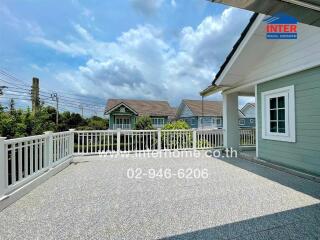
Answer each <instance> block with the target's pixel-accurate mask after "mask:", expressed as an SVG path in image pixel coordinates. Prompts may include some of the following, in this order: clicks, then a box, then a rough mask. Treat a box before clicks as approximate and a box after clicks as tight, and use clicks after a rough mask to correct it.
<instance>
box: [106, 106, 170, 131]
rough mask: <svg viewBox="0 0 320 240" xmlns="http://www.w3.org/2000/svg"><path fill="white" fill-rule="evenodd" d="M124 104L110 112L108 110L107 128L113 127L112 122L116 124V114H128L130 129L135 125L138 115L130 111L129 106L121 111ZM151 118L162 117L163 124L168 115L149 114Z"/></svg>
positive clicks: (166, 120) (167, 119)
mask: <svg viewBox="0 0 320 240" xmlns="http://www.w3.org/2000/svg"><path fill="white" fill-rule="evenodd" d="M123 107H124V106H120V107H118V108H116V109H114V110H113V111H112V112H110V114H109V116H110V119H109V128H110V129H113V128H114V124H116V122H115V119H116V117H117V116H128V117H129V118H130V123H131V129H134V127H135V123H136V121H137V118H138V117H139V116H138V115H136V114H135V113H134V112H132V111H131V110H130V109H129V108H126V107H124V108H125V111H124V112H122V111H120V109H121V108H123ZM150 117H151V119H153V118H163V119H164V124H166V123H168V122H169V118H168V116H150Z"/></svg>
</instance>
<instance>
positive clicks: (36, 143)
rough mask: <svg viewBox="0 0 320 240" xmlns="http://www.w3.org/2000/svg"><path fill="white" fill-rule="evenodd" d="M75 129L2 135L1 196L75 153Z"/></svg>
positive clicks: (0, 148) (0, 146)
mask: <svg viewBox="0 0 320 240" xmlns="http://www.w3.org/2000/svg"><path fill="white" fill-rule="evenodd" d="M73 145H74V140H73V131H69V132H62V133H52V132H46V133H45V134H44V135H39V136H32V137H25V138H17V139H10V140H5V138H0V157H1V158H3V160H2V159H0V171H1V172H0V178H1V179H0V198H1V196H3V195H5V194H8V193H10V192H13V191H14V190H16V189H17V188H19V187H21V186H22V185H25V184H26V183H28V182H30V181H31V180H33V179H35V178H36V177H37V176H40V175H41V174H43V173H44V172H46V171H48V170H49V169H50V168H53V167H55V166H56V165H57V164H59V163H61V162H63V161H65V160H66V159H68V158H70V157H72V155H73Z"/></svg>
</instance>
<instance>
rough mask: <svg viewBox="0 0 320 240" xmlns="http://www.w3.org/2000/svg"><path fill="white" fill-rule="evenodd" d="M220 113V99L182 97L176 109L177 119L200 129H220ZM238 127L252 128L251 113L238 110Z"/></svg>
mask: <svg viewBox="0 0 320 240" xmlns="http://www.w3.org/2000/svg"><path fill="white" fill-rule="evenodd" d="M246 109H247V107H246ZM246 109H244V110H246ZM248 109H249V108H248ZM246 111H247V110H246ZM248 112H249V111H248ZM222 115H223V104H222V102H221V101H201V100H187V99H184V100H182V102H181V104H180V106H179V108H178V111H177V119H181V120H184V121H185V122H187V123H188V125H189V126H190V127H191V128H201V129H222V127H223V117H222ZM239 127H240V128H254V127H255V118H254V117H251V115H249V117H247V116H246V115H245V114H244V113H243V112H242V111H240V110H239Z"/></svg>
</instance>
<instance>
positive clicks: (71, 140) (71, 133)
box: [69, 129, 79, 156]
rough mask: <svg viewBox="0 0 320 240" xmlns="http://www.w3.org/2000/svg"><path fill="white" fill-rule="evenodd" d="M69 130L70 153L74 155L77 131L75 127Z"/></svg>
mask: <svg viewBox="0 0 320 240" xmlns="http://www.w3.org/2000/svg"><path fill="white" fill-rule="evenodd" d="M69 132H70V138H69V140H70V142H69V155H72V156H73V154H74V132H75V129H69ZM78 144H79V143H78ZM78 147H79V146H78Z"/></svg>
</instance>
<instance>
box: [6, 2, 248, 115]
mask: <svg viewBox="0 0 320 240" xmlns="http://www.w3.org/2000/svg"><path fill="white" fill-rule="evenodd" d="M57 2H58V1H57V0H1V2H0V56H1V58H0V71H1V70H5V71H6V72H9V73H10V74H11V75H13V76H14V77H15V78H16V79H13V78H8V79H6V81H11V82H12V83H13V84H14V83H15V84H18V85H15V86H16V87H17V88H18V87H19V86H21V87H22V86H27V85H28V84H29V85H30V84H31V79H32V77H33V76H36V77H38V78H40V88H41V90H42V91H46V94H48V95H49V93H50V92H53V91H57V92H58V93H59V94H60V95H61V96H62V97H64V96H65V99H64V100H63V101H61V105H62V107H65V108H69V107H71V106H70V105H74V107H75V108H76V109H78V106H76V105H77V103H76V101H75V100H71V99H72V98H75V97H77V98H79V99H82V100H83V101H87V102H88V103H89V102H90V103H91V102H95V103H98V105H97V106H99V107H100V108H102V106H103V105H104V104H105V102H106V100H107V99H108V98H130V99H153V100H168V101H169V102H170V104H171V105H172V106H178V105H179V103H180V101H181V100H182V99H200V96H199V92H200V91H201V90H203V89H204V88H206V87H207V86H208V85H210V84H211V82H212V79H213V78H214V76H215V74H216V73H217V71H218V70H219V68H220V66H221V64H222V63H223V62H224V60H225V58H226V56H227V54H228V53H229V52H230V50H231V49H232V46H233V44H234V43H235V42H236V41H237V39H238V38H239V36H240V34H241V32H242V31H243V29H244V28H245V26H246V25H247V24H248V21H249V19H250V17H251V15H252V13H251V12H248V11H244V10H239V9H235V8H230V7H226V6H224V5H221V4H213V3H211V2H209V1H206V0H188V1H186V0H121V1H116V0H113V1H111V0H108V1H100V0H90V1H89V0H86V1H84V0H83V1H81V0H65V1H59V4H58V3H57ZM2 78H5V76H2ZM0 80H1V78H0ZM20 81H21V82H20ZM22 82H23V85H22ZM3 84H4V83H1V81H0V85H3ZM43 94H44V95H45V93H43ZM46 96H47V95H46ZM68 97H69V100H70V101H69V103H68V100H67V99H68ZM208 99H210V100H211V99H221V96H220V95H219V94H216V95H214V96H211V97H209V98H208ZM48 101H50V98H49V99H48ZM72 101H74V103H72ZM79 101H80V100H79ZM247 101H251V100H250V99H249V100H248V99H241V101H240V102H241V104H244V103H245V102H247ZM63 104H65V106H63ZM68 104H69V105H68ZM77 111H79V109H78V110H77Z"/></svg>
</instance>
